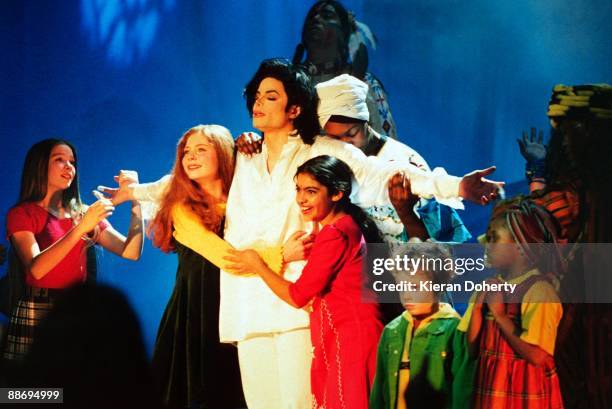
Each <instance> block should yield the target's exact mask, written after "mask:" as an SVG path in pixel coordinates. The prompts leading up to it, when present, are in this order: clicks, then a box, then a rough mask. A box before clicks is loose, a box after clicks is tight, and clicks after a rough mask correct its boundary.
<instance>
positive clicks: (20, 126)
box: [0, 0, 612, 349]
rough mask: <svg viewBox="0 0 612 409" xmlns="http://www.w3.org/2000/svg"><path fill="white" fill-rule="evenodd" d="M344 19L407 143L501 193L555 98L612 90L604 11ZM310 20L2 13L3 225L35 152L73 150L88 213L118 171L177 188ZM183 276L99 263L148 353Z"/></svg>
mask: <svg viewBox="0 0 612 409" xmlns="http://www.w3.org/2000/svg"><path fill="white" fill-rule="evenodd" d="M344 3H345V5H346V6H347V7H348V8H349V9H352V10H353V11H354V12H355V14H356V16H357V18H358V19H359V20H361V21H363V22H365V23H367V24H368V25H369V26H370V28H371V29H372V30H373V31H374V32H375V34H376V35H377V37H378V40H379V47H378V49H377V50H376V51H372V52H371V53H370V70H371V71H372V72H374V73H375V74H376V75H377V76H378V77H379V78H380V79H381V80H382V82H383V83H384V85H385V87H386V89H387V91H388V94H389V101H390V104H391V108H392V112H393V115H394V117H395V121H396V123H397V127H398V132H399V135H400V136H401V140H402V141H403V142H405V143H407V144H409V145H411V146H412V147H414V148H415V149H417V150H418V151H419V152H420V153H421V154H422V155H423V156H424V157H425V158H426V159H427V160H428V161H429V163H430V165H432V166H444V167H446V169H447V170H448V171H449V172H452V173H455V174H463V173H464V172H466V171H468V170H471V169H474V168H480V167H485V166H487V165H490V164H495V165H497V166H498V172H497V174H496V177H497V178H499V179H503V180H506V181H507V182H517V185H520V184H521V183H519V182H520V181H521V179H522V178H523V161H522V160H521V157H520V154H519V151H518V148H517V146H516V138H517V137H518V136H519V135H520V132H521V130H523V129H527V128H528V127H529V126H538V127H543V128H546V127H547V126H548V125H547V119H546V116H545V112H546V104H547V101H548V97H549V93H550V90H551V88H552V86H553V85H554V84H555V83H583V82H610V81H611V80H612V79H611V78H610V74H611V73H612V70H611V68H612V67H611V65H612V64H611V62H612V42H611V41H610V38H612V25H610V24H609V22H610V20H611V17H612V3H611V2H610V1H609V0H592V1H589V2H575V1H570V0H554V1H546V2H533V1H529V0H517V1H512V2H508V1H501V0H500V1H485V0H473V1H468V2H462V1H454V0H442V1H435V2H432V1H429V0H413V1H400V0H397V1H391V0H363V1H359V0H354V1H345V2H344ZM310 5H311V3H310V2H308V1H293V2H289V1H280V0H279V1H250V2H246V1H240V2H238V1H234V2H232V1H215V2H212V1H187V0H182V1H179V0H114V1H110V0H108V1H105V0H80V1H78V0H70V1H68V0H67V1H22V0H8V1H5V2H3V7H2V13H1V14H0V30H1V32H2V36H0V41H1V44H2V50H3V58H2V60H3V63H2V65H1V67H2V68H1V69H2V72H1V75H0V81H1V90H2V91H1V93H2V99H1V101H2V102H1V106H0V135H1V137H2V146H3V148H2V150H1V151H0V163H2V167H1V170H0V172H1V174H0V176H1V177H0V192H1V197H2V199H0V214H1V216H0V222H1V223H2V225H3V226H4V222H5V214H6V211H7V210H8V209H9V208H10V207H11V206H12V205H13V204H14V202H15V200H16V199H17V193H18V186H19V177H20V172H21V167H22V162H23V158H24V156H25V153H26V151H27V149H28V148H29V147H30V145H31V144H32V143H34V142H36V141H38V140H40V139H43V138H47V137H54V136H55V137H62V138H66V139H69V140H71V141H73V142H74V143H75V144H76V146H77V149H78V153H79V159H80V167H79V173H80V184H81V190H82V192H83V197H84V199H85V200H86V201H93V200H94V198H93V196H92V195H91V193H90V192H91V190H92V189H94V188H95V186H97V185H98V184H112V183H113V178H112V177H113V175H115V174H116V172H117V171H118V170H119V169H135V170H138V172H139V173H140V176H141V180H143V181H151V180H154V179H156V178H158V177H160V176H162V175H163V174H165V173H166V172H168V171H169V169H170V167H171V165H172V162H173V157H174V150H175V144H176V141H177V139H178V138H179V137H180V135H181V134H182V132H183V131H184V130H186V129H187V128H189V127H191V126H192V125H195V124H198V123H204V124H206V123H220V124H223V125H225V126H227V127H228V128H229V129H230V130H231V131H232V133H233V134H234V135H237V134H238V133H240V132H241V131H245V130H250V129H251V126H250V119H249V118H248V115H247V111H246V109H245V105H244V100H243V99H242V97H241V93H242V89H243V86H244V84H245V83H246V82H247V81H248V79H249V78H250V76H251V75H252V73H253V72H254V70H255V69H256V67H257V66H258V64H259V62H260V61H261V60H262V59H263V58H267V57H275V56H286V57H291V56H292V55H293V51H294V48H295V45H296V44H297V43H298V41H299V39H300V32H301V26H302V22H303V19H304V16H305V14H306V11H307V10H308V8H309V7H310ZM287 194H292V192H287ZM489 211H490V209H486V208H484V209H483V208H475V207H471V206H470V207H469V208H468V210H467V211H466V212H463V213H462V215H463V217H464V219H465V220H466V221H467V222H468V225H469V227H470V228H471V229H472V231H473V232H474V233H476V234H478V233H481V232H482V230H483V226H484V223H485V221H486V217H487V213H488V212H489ZM128 217H129V210H128V209H127V206H126V207H125V208H119V209H118V210H117V212H116V214H115V215H113V217H112V220H111V222H112V223H113V224H114V225H115V226H116V227H117V228H118V229H119V230H121V231H125V229H127V224H128ZM3 231H4V230H3ZM2 242H3V243H4V244H6V238H5V237H4V234H3V237H2ZM5 267H6V266H3V267H2V268H5ZM175 268H176V260H175V257H174V256H173V255H166V254H163V253H161V252H160V251H159V250H157V249H155V248H152V247H151V245H150V243H147V245H146V246H145V250H144V254H143V257H142V259H141V260H140V261H139V262H128V261H124V260H121V259H118V258H117V257H114V256H112V255H109V254H104V255H103V256H102V259H101V266H100V270H101V272H100V279H101V281H103V282H106V283H111V284H113V285H116V286H117V287H120V288H121V289H123V290H124V291H125V292H126V293H127V294H128V296H129V298H130V300H131V302H132V303H133V306H134V307H135V308H136V310H137V311H138V314H139V316H140V318H141V322H142V328H143V330H144V333H145V337H146V341H147V346H148V347H149V349H150V348H151V346H152V345H153V342H154V339H155V332H156V330H157V325H158V322H159V319H160V317H161V315H162V312H163V308H164V306H165V304H166V301H167V298H168V296H169V294H170V290H171V288H172V284H173V281H174V274H175Z"/></svg>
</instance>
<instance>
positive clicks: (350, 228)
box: [289, 215, 383, 409]
mask: <svg viewBox="0 0 612 409" xmlns="http://www.w3.org/2000/svg"><path fill="white" fill-rule="evenodd" d="M365 256H366V247H365V241H364V239H363V235H362V234H361V231H360V230H359V226H357V224H355V222H354V221H353V218H352V217H351V216H348V215H347V216H344V217H341V218H340V219H338V220H336V221H335V222H334V223H332V224H328V225H326V226H325V227H323V228H322V229H321V231H320V232H319V234H317V237H316V239H315V241H314V244H313V246H312V250H311V252H310V255H309V257H308V262H307V263H306V266H305V267H304V270H303V271H302V275H301V276H300V278H299V279H298V280H297V281H296V282H295V283H294V284H291V286H290V287H289V293H290V294H291V298H292V299H293V301H294V302H295V303H296V304H297V305H298V306H304V305H305V304H307V303H308V302H309V301H310V300H313V305H312V312H311V314H310V335H311V341H312V345H313V348H314V354H313V355H314V356H313V360H312V366H311V377H310V380H311V390H312V394H313V400H314V405H315V406H316V407H326V408H350V409H367V407H368V395H369V391H370V390H371V386H372V383H373V381H374V374H375V372H376V348H377V345H378V340H379V338H380V334H381V332H382V328H383V326H382V324H381V322H380V319H379V309H378V304H376V303H374V302H366V299H368V300H372V299H375V297H374V295H373V293H372V290H368V289H367V288H366V287H365V284H366V283H367V275H366V272H364V271H362V270H363V268H364V267H365V265H364V263H365Z"/></svg>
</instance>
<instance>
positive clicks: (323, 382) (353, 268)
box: [228, 156, 382, 409]
mask: <svg viewBox="0 0 612 409" xmlns="http://www.w3.org/2000/svg"><path fill="white" fill-rule="evenodd" d="M351 179H352V172H351V170H350V168H349V167H348V165H346V164H345V163H344V162H342V161H340V160H338V159H336V158H333V157H330V156H318V157H316V158H313V159H310V160H308V161H306V162H305V163H304V164H302V165H301V166H300V167H299V168H298V170H297V173H296V190H297V195H296V200H297V202H298V204H299V206H300V210H301V211H302V215H303V217H304V218H305V219H306V220H308V221H312V222H314V223H315V225H317V224H320V225H321V226H322V228H321V230H320V232H319V233H318V234H317V236H316V239H315V241H314V244H313V246H312V249H311V251H310V255H309V257H308V262H307V264H306V266H305V267H304V270H303V272H302V275H301V276H300V278H299V279H298V280H297V281H296V282H295V283H292V282H290V281H287V280H285V279H284V278H283V277H281V276H279V275H277V274H275V273H274V272H273V271H272V270H270V269H269V268H268V267H267V266H266V264H265V263H264V262H263V261H262V260H261V258H260V257H259V256H258V255H257V253H255V252H253V251H251V250H245V251H233V253H234V256H232V257H229V258H228V259H229V260H230V261H231V262H233V263H234V266H233V272H235V273H246V272H248V271H255V272H257V274H259V275H260V276H261V278H262V279H263V280H264V281H265V282H266V284H268V286H269V287H270V289H271V290H272V291H274V293H275V294H276V295H278V296H279V297H280V298H281V299H282V300H284V301H285V302H287V303H289V304H291V305H292V306H294V307H296V308H302V307H304V306H306V305H308V304H309V303H311V305H312V307H311V308H312V309H311V314H310V329H311V340H312V344H313V347H314V354H313V361H312V368H311V387H312V394H313V402H314V406H315V407H316V408H325V409H336V408H337V409H341V408H342V409H366V408H367V407H368V398H369V392H370V388H371V385H372V383H373V381H374V374H375V371H376V348H377V344H378V339H379V337H380V334H381V332H382V324H381V322H380V317H379V315H380V314H379V308H378V304H376V303H373V302H362V296H366V297H369V296H370V295H371V294H364V291H366V290H365V289H364V284H365V282H364V280H365V276H364V275H363V274H362V269H363V263H364V261H365V257H366V253H365V239H364V235H365V236H366V238H367V239H368V241H372V242H374V241H380V238H379V237H380V236H379V235H378V232H377V230H376V229H375V227H374V226H373V222H371V221H369V220H368V219H367V217H366V216H365V214H364V213H363V212H362V211H361V209H359V208H358V207H357V206H355V205H354V204H352V203H351V202H350V199H349V196H350V193H351ZM371 296H372V297H373V295H371ZM254 302H257V301H256V300H254ZM287 359H291V358H290V357H287Z"/></svg>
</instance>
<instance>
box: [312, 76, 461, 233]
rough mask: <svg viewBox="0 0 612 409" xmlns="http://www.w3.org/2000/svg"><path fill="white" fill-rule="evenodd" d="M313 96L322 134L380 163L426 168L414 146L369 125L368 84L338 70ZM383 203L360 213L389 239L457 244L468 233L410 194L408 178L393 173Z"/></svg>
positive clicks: (447, 212)
mask: <svg viewBox="0 0 612 409" xmlns="http://www.w3.org/2000/svg"><path fill="white" fill-rule="evenodd" d="M316 89H317V94H318V95H319V100H320V102H319V109H318V115H319V123H320V124H321V129H323V130H324V132H325V134H326V135H327V136H328V137H330V138H333V139H338V140H341V141H343V142H346V143H350V144H352V145H354V146H355V147H357V148H359V149H360V150H362V151H363V152H364V153H365V154H366V155H368V156H376V157H378V158H380V159H383V160H386V161H406V160H408V161H410V162H411V163H412V164H414V165H415V166H417V167H419V168H421V169H424V170H427V171H429V170H430V169H429V165H428V164H427V162H426V161H425V159H423V157H422V156H421V155H419V154H418V153H417V152H416V151H415V150H414V149H412V148H411V147H409V146H408V145H406V144H403V143H401V142H399V141H397V140H395V139H392V138H388V137H387V136H386V135H382V134H380V133H378V132H376V131H375V130H374V129H373V128H372V126H370V123H369V117H370V116H369V115H370V114H369V111H368V105H367V95H368V85H367V84H366V83H365V82H363V81H361V80H359V79H358V78H355V77H353V76H351V75H349V74H342V75H339V76H337V77H335V78H332V79H331V80H329V81H325V82H322V83H320V84H317V86H316ZM389 197H390V199H391V201H392V204H393V206H391V204H389V205H387V206H372V207H370V208H368V209H366V211H367V212H368V213H369V215H370V216H371V217H372V219H373V220H374V221H375V222H376V224H377V226H378V228H379V230H380V231H381V232H382V233H383V236H384V238H385V240H386V241H387V242H389V243H401V242H406V241H407V240H408V239H409V238H410V237H418V238H419V239H422V240H425V239H427V238H434V239H436V240H441V241H455V242H463V241H467V240H469V239H470V237H471V235H470V234H469V232H468V231H467V229H466V228H465V226H464V225H463V222H462V221H461V219H460V218H459V215H458V214H457V212H455V211H454V210H453V209H451V208H449V207H447V206H443V205H440V204H439V203H437V202H436V201H435V200H432V201H426V200H424V199H423V200H421V201H419V199H418V198H417V197H415V196H414V195H412V194H411V192H410V182H409V181H408V179H407V178H406V177H404V175H403V174H398V175H396V176H395V177H393V178H392V179H391V181H390V182H389Z"/></svg>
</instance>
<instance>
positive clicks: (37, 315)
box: [3, 287, 62, 360]
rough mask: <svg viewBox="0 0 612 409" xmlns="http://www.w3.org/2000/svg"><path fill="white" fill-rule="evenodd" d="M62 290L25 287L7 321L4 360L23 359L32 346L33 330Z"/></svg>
mask: <svg viewBox="0 0 612 409" xmlns="http://www.w3.org/2000/svg"><path fill="white" fill-rule="evenodd" d="M61 292H62V290H61V289H60V290H55V289H48V288H34V287H27V288H26V291H25V296H24V297H22V298H21V299H20V300H19V301H18V302H17V305H16V307H15V308H13V312H12V313H11V318H10V321H9V327H8V331H7V337H6V346H5V348H4V355H3V356H4V358H5V359H8V360H19V359H23V358H24V357H25V355H26V354H27V353H28V350H29V349H30V345H32V341H33V339H34V330H35V328H36V327H37V326H38V324H39V323H40V321H41V320H42V319H43V318H44V317H45V316H46V315H47V313H48V312H49V311H50V310H51V308H52V307H53V302H54V300H55V298H56V297H57V296H58V295H59V294H60V293H61Z"/></svg>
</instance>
